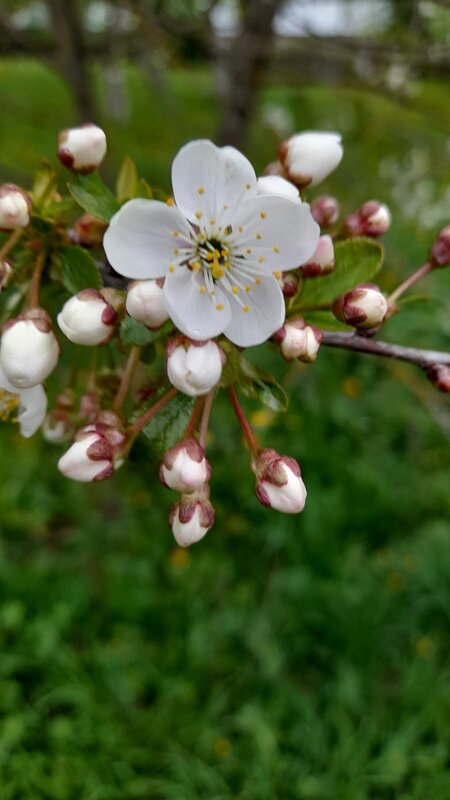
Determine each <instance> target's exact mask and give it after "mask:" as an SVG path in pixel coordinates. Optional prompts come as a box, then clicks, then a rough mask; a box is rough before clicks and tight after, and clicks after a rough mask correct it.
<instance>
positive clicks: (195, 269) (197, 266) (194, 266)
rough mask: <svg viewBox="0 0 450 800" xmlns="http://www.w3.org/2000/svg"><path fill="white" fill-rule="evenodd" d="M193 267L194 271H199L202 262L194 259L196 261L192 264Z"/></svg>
mask: <svg viewBox="0 0 450 800" xmlns="http://www.w3.org/2000/svg"><path fill="white" fill-rule="evenodd" d="M191 268H192V269H193V270H194V272H198V271H199V269H200V264H199V263H198V261H194V263H193V264H191Z"/></svg>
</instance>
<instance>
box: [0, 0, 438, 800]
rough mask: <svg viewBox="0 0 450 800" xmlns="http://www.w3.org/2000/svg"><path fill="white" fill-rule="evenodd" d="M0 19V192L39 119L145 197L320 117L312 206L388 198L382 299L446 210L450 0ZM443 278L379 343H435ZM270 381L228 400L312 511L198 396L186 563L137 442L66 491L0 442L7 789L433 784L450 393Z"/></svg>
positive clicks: (23, 173)
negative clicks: (175, 165) (140, 185)
mask: <svg viewBox="0 0 450 800" xmlns="http://www.w3.org/2000/svg"><path fill="white" fill-rule="evenodd" d="M2 8H3V10H2V16H1V19H0V44H1V45H2V53H3V55H2V58H1V60H0V108H1V125H0V179H1V182H4V181H10V180H13V181H16V182H18V183H20V184H22V185H23V186H24V187H26V186H27V185H29V183H30V181H31V173H32V172H33V170H35V169H37V168H38V167H39V165H40V163H41V162H42V160H43V159H48V160H53V161H54V158H55V156H54V151H55V139H56V135H57V132H58V131H59V130H60V129H61V128H63V127H67V126H70V125H73V124H74V123H77V122H79V121H85V120H91V119H93V120H95V121H96V122H97V123H98V124H100V125H101V126H102V127H103V128H104V129H105V131H106V132H107V136H108V143H109V154H108V158H107V161H106V162H105V165H104V176H105V179H106V180H107V182H109V184H110V185H111V186H113V185H114V179H115V175H116V174H117V171H118V169H119V167H120V163H121V161H122V159H123V157H124V155H125V154H126V153H128V154H129V155H130V156H132V157H133V158H134V159H135V161H136V163H137V165H138V168H139V171H140V173H141V174H142V175H143V176H145V178H146V179H147V180H148V181H149V182H150V183H151V184H152V185H160V186H162V187H163V188H165V189H168V188H169V174H170V161H171V159H172V157H173V154H174V152H175V151H176V149H177V148H178V147H179V146H180V145H181V144H182V143H184V142H185V141H186V140H188V139H190V138H198V137H205V136H206V137H212V138H214V139H215V140H216V141H220V142H224V141H228V142H232V143H233V144H236V145H238V146H239V147H241V148H242V149H243V150H244V151H245V152H246V153H247V154H248V155H249V157H251V159H252V160H253V162H254V163H255V165H256V167H257V169H258V170H262V168H263V167H264V165H265V164H266V163H267V162H268V161H270V160H273V158H274V156H275V153H276V146H277V142H278V141H279V140H280V139H282V138H285V137H286V136H287V135H289V134H291V133H294V132H296V131H298V130H301V129H311V128H312V129H324V130H336V131H340V132H341V133H342V135H343V140H344V146H345V158H344V161H343V162H342V163H341V166H340V167H339V169H338V170H337V171H336V172H335V173H334V174H333V175H332V176H330V178H329V179H328V180H327V182H326V183H325V184H323V185H322V186H321V187H319V191H318V192H317V193H319V192H323V191H326V192H329V193H333V194H336V196H338V197H339V198H340V199H341V202H342V206H343V210H344V212H348V211H351V210H354V209H355V208H356V207H357V206H358V205H360V204H361V203H362V202H363V201H365V200H367V199H371V198H373V197H376V198H378V199H379V200H381V201H384V202H386V203H388V205H389V206H390V207H391V209H392V213H393V220H394V222H393V226H392V230H391V231H390V232H389V234H388V235H387V236H386V237H385V244H386V261H385V268H384V277H383V278H382V279H381V281H380V282H381V284H382V286H383V287H384V288H385V289H391V288H393V287H394V286H395V285H396V284H397V283H398V282H399V281H400V280H401V278H402V277H404V276H405V275H406V274H407V273H408V272H409V271H411V270H412V269H413V268H414V267H417V266H420V264H422V263H423V261H424V260H425V258H426V252H427V248H428V246H429V244H430V243H431V241H432V239H433V237H434V235H435V233H436V232H437V231H438V230H439V229H440V227H442V226H443V225H444V224H448V223H449V221H450V219H449V215H450V183H449V174H450V169H449V167H450V134H449V127H450V126H449V123H450V111H449V109H450V104H449V98H450V93H449V72H450V59H449V55H448V54H449V45H450V9H449V6H448V3H447V2H446V1H445V0H426V2H425V0H420V1H419V2H409V1H408V0H390V1H389V0H361V2H350V1H349V2H345V0H319V1H318V2H310V1H308V0H305V1H303V0H291V2H286V3H282V2H275V1H274V0H242V1H241V2H238V0H236V1H235V2H232V1H231V0H230V2H226V0H219V1H218V2H217V1H216V2H214V0H115V1H111V2H108V1H106V0H105V1H103V0H83V2H79V3H76V2H73V0H46V2H44V0H29V1H28V0H4V2H3V4H2ZM449 273H450V270H448V272H447V271H445V270H441V271H438V272H436V273H433V274H432V275H431V276H429V277H428V278H427V279H426V281H424V282H423V284H421V285H420V287H419V290H418V291H415V292H414V293H411V294H412V295H413V297H411V298H410V302H408V303H405V305H404V309H403V313H402V314H401V315H399V316H397V317H394V318H393V319H392V320H390V321H389V323H388V324H387V325H386V326H385V329H384V334H385V337H386V338H388V339H390V340H391V341H397V342H401V343H405V344H415V345H417V346H433V347H439V348H441V349H448V347H449V341H450V274H449ZM413 300H414V302H413ZM426 301H428V302H426ZM254 358H256V359H258V358H259V359H264V361H265V366H267V357H266V356H265V355H263V354H262V353H258V351H255V353H254ZM269 366H270V365H269ZM272 366H273V367H274V369H276V370H277V371H278V375H279V377H280V378H282V380H283V382H284V385H285V387H286V389H287V390H288V391H289V394H290V398H291V399H290V407H289V410H288V412H287V413H286V414H275V413H274V412H271V411H269V410H267V409H264V408H263V407H261V406H260V405H258V404H257V403H252V402H247V403H246V408H247V410H248V412H249V414H250V417H251V419H252V421H253V423H254V425H255V427H256V429H257V431H258V434H259V435H260V437H261V439H262V441H263V442H264V444H265V445H267V446H273V447H275V448H277V449H278V450H279V451H280V452H283V453H288V454H290V455H292V456H294V457H296V458H298V459H299V461H300V462H301V464H302V468H303V473H304V477H305V481H306V483H307V486H308V491H309V498H308V503H307V506H306V509H305V511H304V513H303V514H302V515H301V516H300V517H289V516H282V515H277V513H276V512H274V511H271V510H266V509H263V508H262V507H261V506H259V504H258V503H257V501H256V499H255V498H254V496H253V480H252V477H251V475H250V473H249V469H248V455H247V453H246V452H245V449H244V447H243V445H242V441H241V438H240V435H239V432H238V430H237V428H236V426H235V423H234V420H233V417H232V413H231V411H230V409H229V408H228V406H227V404H226V403H225V402H224V401H219V402H218V403H217V404H216V405H215V407H214V414H213V418H212V425H211V433H210V441H209V457H210V460H211V461H212V463H213V477H212V493H213V499H214V503H215V505H216V509H217V516H216V523H215V526H214V528H213V529H212V531H211V532H210V533H209V534H208V536H207V538H206V539H205V540H204V541H203V542H202V543H201V544H199V545H198V546H196V547H194V548H192V549H191V550H189V551H185V550H181V549H179V548H177V547H175V546H174V542H173V539H172V535H171V533H170V529H169V528H168V525H167V513H168V509H169V506H170V504H171V501H172V498H171V497H170V496H169V493H167V492H166V491H165V490H164V489H163V488H162V487H160V486H159V485H158V482H157V480H156V465H155V464H154V463H152V462H151V461H150V460H149V459H148V458H147V457H146V453H145V451H143V450H142V451H141V450H139V449H138V450H137V451H136V452H135V454H134V456H133V462H132V463H129V464H127V465H125V466H124V467H123V468H122V469H121V470H120V471H119V472H118V473H116V475H115V476H114V477H113V478H112V479H110V480H108V481H106V482H105V483H103V484H99V485H89V486H84V485H82V486H81V485H77V484H73V483H70V482H68V481H64V480H63V479H62V478H61V477H60V476H59V474H58V472H57V470H56V461H57V459H58V457H59V455H60V451H59V449H58V448H57V447H56V448H55V447H54V446H53V447H52V446H51V445H49V444H47V443H44V442H42V441H41V439H40V437H39V435H38V436H36V437H34V438H33V439H32V440H31V441H24V440H21V439H20V438H19V437H18V436H17V434H16V432H15V430H14V429H13V427H9V428H8V427H7V426H3V427H2V429H1V431H0V436H1V438H0V445H1V458H0V529H1V540H0V647H1V657H0V798H1V800H41V798H42V799H43V800H72V798H73V799H74V800H75V798H76V799H77V800H231V799H232V798H233V800H237V799H238V798H239V800H274V799H275V798H277V799H278V798H280V800H281V799H282V800H428V798H433V800H448V798H449V797H450V768H449V757H448V753H449V749H448V745H449V714H450V686H449V680H448V676H449V662H448V654H449V650H448V644H449V638H448V631H449V627H448V625H449V614H450V596H449V578H450V539H449V534H450V525H449V511H450V492H449V490H450V451H449V441H450V409H449V405H448V400H447V398H446V397H445V396H443V395H442V396H439V395H438V393H437V392H436V391H435V390H434V389H433V387H431V385H430V384H428V382H427V380H426V378H425V376H423V375H422V374H421V373H420V372H419V371H418V370H414V369H413V368H412V367H409V366H408V365H402V364H397V363H389V362H387V363H385V362H381V361H377V360H375V359H372V360H369V359H364V358H363V357H362V356H357V355H355V354H349V353H339V352H337V351H336V352H335V351H331V350H325V349H323V350H322V351H321V352H320V354H319V358H318V361H317V363H316V364H315V365H312V366H308V367H306V366H302V365H295V366H293V367H290V368H288V369H285V370H284V373H283V369H281V371H280V366H279V364H278V361H276V360H275V357H274V362H273V365H272Z"/></svg>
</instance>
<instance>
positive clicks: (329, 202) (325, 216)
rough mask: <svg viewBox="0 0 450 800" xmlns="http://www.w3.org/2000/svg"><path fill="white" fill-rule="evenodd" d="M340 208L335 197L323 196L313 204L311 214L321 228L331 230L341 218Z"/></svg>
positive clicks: (317, 198)
mask: <svg viewBox="0 0 450 800" xmlns="http://www.w3.org/2000/svg"><path fill="white" fill-rule="evenodd" d="M340 210H341V209H340V206H339V203H338V201H337V200H336V198H335V197H331V195H328V194H322V195H320V197H316V198H315V199H314V200H313V201H312V203H311V214H312V216H313V218H314V219H315V220H316V222H317V224H318V225H319V226H320V227H321V228H330V227H331V225H334V224H335V223H336V222H337V221H338V218H339V213H340Z"/></svg>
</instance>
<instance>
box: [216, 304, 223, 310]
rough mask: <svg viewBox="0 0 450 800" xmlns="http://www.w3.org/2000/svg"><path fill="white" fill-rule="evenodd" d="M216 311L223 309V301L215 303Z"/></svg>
mask: <svg viewBox="0 0 450 800" xmlns="http://www.w3.org/2000/svg"><path fill="white" fill-rule="evenodd" d="M216 308H217V311H223V308H224V305H223V303H216Z"/></svg>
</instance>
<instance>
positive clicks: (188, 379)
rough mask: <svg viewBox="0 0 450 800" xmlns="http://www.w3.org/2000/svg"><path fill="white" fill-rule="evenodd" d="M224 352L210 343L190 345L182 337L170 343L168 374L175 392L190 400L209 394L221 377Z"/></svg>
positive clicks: (168, 348) (213, 343) (190, 342)
mask: <svg viewBox="0 0 450 800" xmlns="http://www.w3.org/2000/svg"><path fill="white" fill-rule="evenodd" d="M224 363H225V353H224V352H223V350H222V348H221V347H219V345H218V344H216V343H215V342H213V341H211V340H209V341H206V342H193V341H190V340H189V339H186V338H185V337H178V336H177V337H175V338H174V339H171V340H169V342H168V346H167V375H168V377H169V380H170V382H171V384H172V385H173V386H175V388H176V389H178V390H179V391H180V392H183V393H184V394H187V395H189V396H190V397H197V396H200V395H203V394H208V392H210V391H211V389H212V388H213V387H214V386H216V384H217V383H218V382H219V380H220V376H221V374H222V367H223V365H224Z"/></svg>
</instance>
